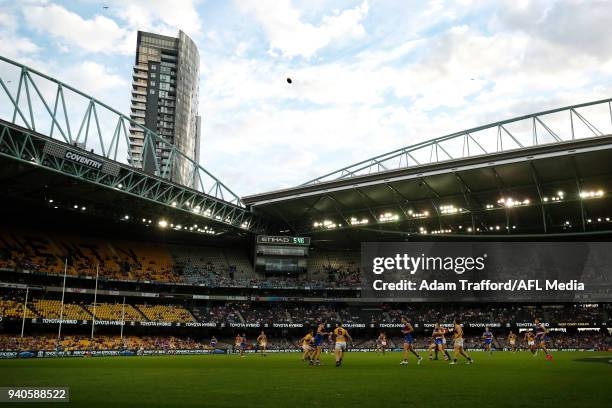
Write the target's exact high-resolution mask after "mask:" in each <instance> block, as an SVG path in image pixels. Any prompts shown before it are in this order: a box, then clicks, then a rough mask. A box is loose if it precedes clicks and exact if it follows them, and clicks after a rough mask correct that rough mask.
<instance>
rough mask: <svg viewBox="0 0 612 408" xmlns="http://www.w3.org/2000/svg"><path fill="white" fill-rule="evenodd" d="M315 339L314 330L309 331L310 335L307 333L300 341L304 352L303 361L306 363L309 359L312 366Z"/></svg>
mask: <svg viewBox="0 0 612 408" xmlns="http://www.w3.org/2000/svg"><path fill="white" fill-rule="evenodd" d="M313 339H314V336H313V331H312V329H310V330H308V333H306V335H305V336H304V337H302V338H301V339H300V341H301V342H302V350H304V354H303V355H302V361H306V359H308V362H309V363H310V364H311V365H312V353H313V348H312V342H313Z"/></svg>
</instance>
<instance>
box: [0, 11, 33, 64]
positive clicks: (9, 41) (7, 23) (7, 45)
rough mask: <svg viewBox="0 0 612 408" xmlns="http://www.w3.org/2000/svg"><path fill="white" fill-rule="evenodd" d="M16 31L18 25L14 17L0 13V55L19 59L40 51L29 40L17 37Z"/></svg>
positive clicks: (4, 12) (3, 12)
mask: <svg viewBox="0 0 612 408" xmlns="http://www.w3.org/2000/svg"><path fill="white" fill-rule="evenodd" d="M17 29H18V23H17V18H16V17H15V15H14V14H11V13H8V12H6V11H0V55H4V56H6V57H9V58H13V59H20V58H25V57H27V56H29V55H32V54H35V53H37V52H39V51H40V50H41V49H40V47H39V46H38V45H37V44H36V43H35V42H34V41H32V40H31V39H29V38H27V37H23V36H20V35H18V34H17Z"/></svg>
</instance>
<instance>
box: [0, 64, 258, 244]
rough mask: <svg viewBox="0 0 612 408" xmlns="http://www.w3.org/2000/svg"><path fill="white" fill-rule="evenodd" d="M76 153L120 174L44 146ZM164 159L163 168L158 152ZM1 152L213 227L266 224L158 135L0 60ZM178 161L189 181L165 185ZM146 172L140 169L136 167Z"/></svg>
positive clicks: (255, 229)
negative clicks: (138, 163)
mask: <svg viewBox="0 0 612 408" xmlns="http://www.w3.org/2000/svg"><path fill="white" fill-rule="evenodd" d="M129 128H135V129H139V130H141V131H142V132H143V133H144V143H143V149H144V151H143V158H144V160H152V161H153V162H152V163H145V164H149V166H148V168H154V169H155V170H154V172H145V171H143V170H141V169H139V168H136V167H134V166H133V165H132V148H131V145H130V133H129ZM48 144H56V145H60V146H64V148H70V149H77V150H78V151H82V152H83V154H84V155H87V156H89V157H92V158H94V159H95V158H96V157H99V158H100V160H101V161H104V162H108V163H111V164H112V165H113V166H116V167H118V168H119V171H118V172H116V174H108V173H104V172H101V171H98V170H96V169H92V168H91V167H87V166H83V165H79V164H77V163H73V162H70V161H68V160H65V159H63V158H61V157H56V156H53V155H51V154H49V153H48V151H46V149H45V145H48ZM160 146H161V147H163V149H164V150H165V151H167V152H169V154H168V160H167V163H166V164H165V165H162V160H161V159H160V157H158V154H146V152H147V150H148V149H160ZM0 154H1V155H4V156H6V157H11V158H13V159H17V160H20V161H23V162H29V163H35V164H37V165H40V166H44V167H46V168H48V169H50V170H52V171H56V172H60V173H63V174H67V175H69V176H72V177H77V178H80V179H83V180H87V181H89V182H92V183H96V184H99V185H102V186H106V187H109V188H115V189H119V190H122V191H123V192H125V193H128V194H131V195H134V196H137V197H140V198H143V199H147V200H152V201H155V202H158V203H160V204H164V205H168V206H171V207H173V208H177V209H179V210H180V209H183V210H185V211H191V212H193V213H197V214H200V215H202V216H203V217H206V218H209V219H211V220H214V221H216V222H219V223H222V224H226V225H228V226H233V227H236V228H241V229H243V230H248V231H251V232H255V233H262V232H264V231H265V230H266V228H267V226H266V223H265V221H263V220H262V219H260V218H259V217H258V216H256V215H254V214H253V213H252V212H251V211H250V210H249V209H247V208H246V207H245V205H244V204H243V203H242V201H241V200H240V197H239V196H238V195H236V194H235V193H234V192H233V191H231V190H230V189H229V188H228V187H227V186H226V185H225V184H223V182H221V181H220V180H219V179H217V178H216V177H215V176H214V175H213V174H211V173H210V172H209V171H208V170H206V169H205V168H204V167H202V166H201V165H200V164H199V163H197V162H195V161H194V160H192V159H190V158H189V157H188V156H187V155H185V154H184V153H183V152H181V151H180V150H179V149H178V148H177V147H176V146H174V145H173V144H171V143H169V142H168V141H166V140H165V139H164V138H163V137H162V136H160V135H159V134H157V133H155V132H153V131H151V130H149V129H147V128H145V127H144V126H143V125H141V124H139V123H136V122H135V121H134V120H132V119H131V118H129V117H127V116H126V115H124V114H122V113H120V112H118V111H117V110H115V109H113V108H111V107H110V106H108V105H106V104H104V103H102V102H100V101H98V100H97V99H95V98H93V97H91V96H89V95H87V94H85V93H84V92H82V91H80V90H78V89H75V88H73V87H71V86H70V85H67V84H65V83H63V82H61V81H58V80H57V79H55V78H53V77H51V76H48V75H46V74H43V73H41V72H38V71H36V70H33V69H31V68H29V67H27V66H25V65H23V64H20V63H18V62H15V61H12V60H10V59H8V58H6V57H3V56H0ZM177 160H183V162H187V163H188V164H189V167H190V172H189V180H190V182H189V183H186V184H187V185H182V184H178V183H175V182H173V181H171V180H170V179H169V176H170V167H171V166H172V165H173V164H174V163H175V162H176V161H177ZM143 167H145V166H143Z"/></svg>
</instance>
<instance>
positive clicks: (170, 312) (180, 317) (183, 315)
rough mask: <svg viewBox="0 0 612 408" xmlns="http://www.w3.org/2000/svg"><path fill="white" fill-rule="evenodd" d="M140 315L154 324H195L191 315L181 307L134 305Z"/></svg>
mask: <svg viewBox="0 0 612 408" xmlns="http://www.w3.org/2000/svg"><path fill="white" fill-rule="evenodd" d="M136 307H137V308H138V309H139V310H140V311H141V312H142V314H143V315H144V316H145V317H146V318H147V319H148V320H150V321H154V322H181V323H187V322H195V318H194V317H193V315H192V314H191V313H190V312H189V311H188V310H187V309H185V308H184V307H182V306H174V305H136Z"/></svg>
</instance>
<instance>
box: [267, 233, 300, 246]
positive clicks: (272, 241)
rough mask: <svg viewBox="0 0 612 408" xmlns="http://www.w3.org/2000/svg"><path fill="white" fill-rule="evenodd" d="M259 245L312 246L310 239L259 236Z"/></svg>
mask: <svg viewBox="0 0 612 408" xmlns="http://www.w3.org/2000/svg"><path fill="white" fill-rule="evenodd" d="M257 243H258V244H267V245H304V246H309V245H310V237H286V236H271V235H258V236H257Z"/></svg>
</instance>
